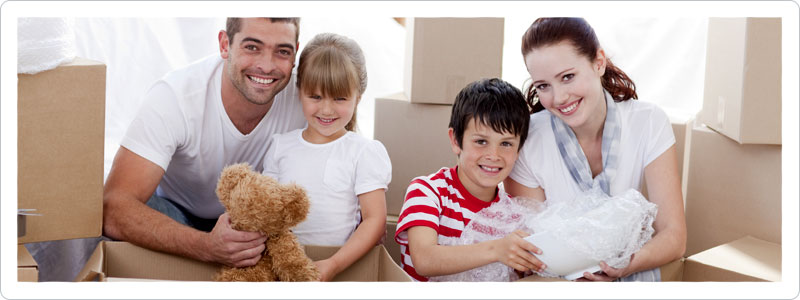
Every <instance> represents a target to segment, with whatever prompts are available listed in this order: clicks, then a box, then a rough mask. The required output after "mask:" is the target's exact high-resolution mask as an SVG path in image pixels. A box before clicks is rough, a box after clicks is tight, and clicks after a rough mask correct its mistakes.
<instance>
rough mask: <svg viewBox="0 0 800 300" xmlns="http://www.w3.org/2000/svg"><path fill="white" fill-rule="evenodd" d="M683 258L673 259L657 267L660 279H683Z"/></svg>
mask: <svg viewBox="0 0 800 300" xmlns="http://www.w3.org/2000/svg"><path fill="white" fill-rule="evenodd" d="M684 260H685V259H684V258H683V257H681V258H679V259H676V260H673V261H671V262H669V263H667V264H666V265H663V266H661V267H659V268H658V270H659V271H660V272H661V281H683V263H684Z"/></svg>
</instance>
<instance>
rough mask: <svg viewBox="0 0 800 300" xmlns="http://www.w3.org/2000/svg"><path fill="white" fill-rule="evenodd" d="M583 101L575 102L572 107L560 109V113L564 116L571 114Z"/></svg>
mask: <svg viewBox="0 0 800 300" xmlns="http://www.w3.org/2000/svg"><path fill="white" fill-rule="evenodd" d="M581 101H583V99H580V100H578V101H575V102H573V103H572V105H570V106H567V107H564V108H559V109H558V111H560V112H561V113H562V114H569V113H571V112H572V111H574V110H575V109H576V108H578V104H580V103H581Z"/></svg>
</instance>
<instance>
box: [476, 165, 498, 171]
mask: <svg viewBox="0 0 800 300" xmlns="http://www.w3.org/2000/svg"><path fill="white" fill-rule="evenodd" d="M480 167H481V170H484V171H486V172H490V173H497V172H500V170H502V169H503V168H500V167H487V166H484V165H480Z"/></svg>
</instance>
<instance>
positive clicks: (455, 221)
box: [394, 167, 499, 281]
mask: <svg viewBox="0 0 800 300" xmlns="http://www.w3.org/2000/svg"><path fill="white" fill-rule="evenodd" d="M456 170H457V167H453V168H442V169H440V170H439V171H438V172H436V173H433V174H431V175H429V176H420V177H417V178H414V180H412V181H411V184H409V186H408V189H407V190H406V199H405V202H404V203H403V209H402V210H401V211H400V217H399V218H398V219H397V231H396V232H395V235H394V239H395V241H397V243H398V244H400V253H401V254H402V260H401V262H400V266H401V267H402V268H403V270H405V271H406V273H408V275H410V276H411V277H412V278H414V279H415V280H418V281H428V278H427V277H424V276H420V275H418V274H417V272H416V270H415V269H414V264H413V263H412V261H411V252H410V251H409V248H408V232H407V230H408V229H409V228H411V227H414V226H427V227H430V228H433V229H434V230H436V232H437V233H438V234H439V238H438V241H439V244H441V245H452V244H453V243H452V242H451V241H452V240H453V239H458V238H459V237H460V236H461V231H463V230H464V228H466V227H467V224H469V221H471V220H472V219H473V218H474V216H475V213H477V212H478V211H480V210H481V209H484V208H486V207H489V205H491V204H492V203H494V202H497V201H498V200H499V198H498V197H497V196H495V199H494V200H492V201H491V202H484V201H481V200H480V199H478V198H476V197H475V196H473V195H472V194H470V193H469V192H468V191H467V189H466V188H465V187H464V185H462V184H461V180H459V178H458V173H457V172H456Z"/></svg>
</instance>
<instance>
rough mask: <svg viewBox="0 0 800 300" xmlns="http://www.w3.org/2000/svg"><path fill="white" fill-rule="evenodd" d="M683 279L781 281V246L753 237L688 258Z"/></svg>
mask: <svg viewBox="0 0 800 300" xmlns="http://www.w3.org/2000/svg"><path fill="white" fill-rule="evenodd" d="M682 280H683V281H781V245H780V244H775V243H770V242H767V241H763V240H759V239H756V238H753V237H750V236H746V237H743V238H741V239H738V240H736V241H733V242H730V243H727V244H724V245H720V246H717V247H714V248H711V249H708V250H706V251H703V252H700V253H698V254H695V255H692V256H690V257H689V258H687V259H686V261H685V266H684V272H683V278H682Z"/></svg>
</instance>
